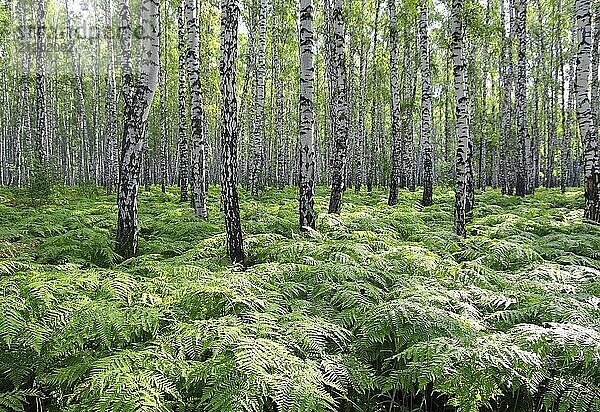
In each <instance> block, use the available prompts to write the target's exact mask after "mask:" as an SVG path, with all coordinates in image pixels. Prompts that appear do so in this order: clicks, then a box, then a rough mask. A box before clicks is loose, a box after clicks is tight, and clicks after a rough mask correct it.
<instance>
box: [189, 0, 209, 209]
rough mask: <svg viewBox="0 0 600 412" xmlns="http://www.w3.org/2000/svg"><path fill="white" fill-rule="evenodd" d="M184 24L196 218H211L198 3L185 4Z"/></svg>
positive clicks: (195, 0) (190, 1)
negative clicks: (208, 207)
mask: <svg viewBox="0 0 600 412" xmlns="http://www.w3.org/2000/svg"><path fill="white" fill-rule="evenodd" d="M185 21H186V23H187V36H188V49H187V68H188V78H189V82H190V100H191V108H190V113H191V116H190V117H191V123H192V129H191V135H190V143H191V150H190V154H191V156H190V158H191V166H192V167H191V169H192V170H191V171H192V201H193V205H194V210H195V211H196V217H197V218H199V219H202V220H206V219H208V212H207V208H206V157H207V152H208V150H207V136H206V135H205V134H204V133H203V131H204V130H203V124H202V122H203V121H204V108H203V106H202V104H203V103H202V84H201V81H200V56H199V53H200V52H199V47H200V30H199V26H198V25H199V21H198V2H197V0H186V1H185Z"/></svg>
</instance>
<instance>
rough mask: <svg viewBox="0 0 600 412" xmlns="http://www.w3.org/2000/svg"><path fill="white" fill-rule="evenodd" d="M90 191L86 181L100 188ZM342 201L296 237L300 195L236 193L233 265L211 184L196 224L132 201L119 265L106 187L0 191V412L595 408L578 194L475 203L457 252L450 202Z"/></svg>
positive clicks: (488, 197) (590, 293)
mask: <svg viewBox="0 0 600 412" xmlns="http://www.w3.org/2000/svg"><path fill="white" fill-rule="evenodd" d="M98 190H99V191H100V189H98ZM418 198H419V193H408V192H402V193H401V195H400V199H401V201H400V204H399V205H398V206H395V207H388V206H386V205H385V204H386V201H385V200H386V192H384V191H383V190H378V191H374V192H373V193H371V194H360V195H356V194H354V193H350V191H348V193H346V195H345V205H344V212H343V213H342V215H341V216H335V215H328V214H326V213H325V212H326V209H325V206H326V204H327V188H319V190H318V193H317V199H316V200H317V205H318V211H319V212H320V214H319V217H318V220H317V230H316V231H311V232H308V233H299V232H298V228H297V223H296V216H297V211H296V208H297V202H296V191H295V190H294V189H293V188H288V189H286V190H284V191H278V190H276V189H266V190H265V192H264V193H263V194H261V198H260V201H255V200H253V199H252V198H251V197H250V196H248V195H247V194H246V193H244V192H242V194H241V207H242V220H243V229H244V231H245V235H244V236H245V248H246V252H247V260H248V261H247V267H246V268H242V267H237V266H232V265H230V264H229V263H228V260H227V258H226V252H225V249H224V233H223V223H222V218H221V213H220V211H219V210H218V205H219V193H218V189H216V188H211V189H210V190H209V201H208V204H209V205H210V210H209V213H210V220H209V222H198V221H196V220H195V218H194V216H193V212H192V211H191V209H190V208H188V206H187V205H185V204H180V203H179V202H178V198H177V192H176V190H175V189H169V190H168V192H167V193H166V194H162V193H160V190H157V189H156V188H154V189H153V190H152V192H151V193H141V194H140V225H141V239H140V250H141V255H140V256H139V257H137V258H133V259H130V260H127V261H125V262H121V263H117V262H118V261H119V259H118V257H117V256H115V254H114V247H113V238H114V228H115V216H116V207H115V206H114V204H115V199H114V197H108V198H107V197H105V196H100V195H94V191H93V190H91V191H89V190H88V191H86V192H84V191H82V190H81V189H63V192H62V193H60V196H57V197H56V199H55V200H54V201H53V202H51V203H49V204H47V205H45V206H38V207H36V208H33V207H31V206H29V203H28V200H27V196H26V193H25V192H23V191H15V190H9V189H0V203H1V204H0V259H1V260H0V290H1V292H0V307H1V309H0V347H1V349H0V390H1V393H0V409H3V410H8V411H12V410H15V411H23V410H26V411H34V410H35V411H39V410H43V411H153V412H162V411H214V412H227V411H256V412H262V411H264V412H275V411H282V412H284V411H513V412H514V411H546V410H547V411H600V256H599V253H600V228H598V227H596V226H592V225H590V224H587V223H585V222H584V221H583V219H582V216H583V213H582V207H583V204H582V193H581V191H580V190H571V191H567V193H566V194H564V195H562V194H560V193H559V192H558V191H554V190H544V189H540V190H538V192H537V194H536V195H535V196H532V197H527V198H525V199H524V200H519V199H516V198H514V197H508V196H502V195H500V194H499V193H498V192H495V191H488V192H486V193H485V194H478V195H477V208H476V210H475V216H474V219H473V221H472V223H471V224H470V226H469V229H468V232H469V236H468V237H467V239H466V240H463V239H460V238H458V237H456V236H455V235H454V234H453V232H452V202H453V193H452V191H451V190H450V189H443V188H438V189H437V190H436V192H435V199H436V202H437V203H436V204H435V205H434V206H432V207H428V208H422V207H420V206H419V205H418Z"/></svg>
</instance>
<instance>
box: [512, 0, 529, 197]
mask: <svg viewBox="0 0 600 412" xmlns="http://www.w3.org/2000/svg"><path fill="white" fill-rule="evenodd" d="M516 7H517V9H516V12H515V16H516V29H517V33H516V34H517V40H518V42H519V48H518V53H517V76H516V83H515V94H516V96H515V97H516V103H517V138H518V144H519V157H518V160H517V162H518V163H517V182H516V194H517V196H521V197H523V196H525V194H526V193H527V192H528V191H529V188H528V182H529V180H528V176H527V175H528V168H527V158H528V157H527V153H526V152H527V147H528V145H529V143H528V139H529V138H528V129H527V55H526V45H527V32H526V22H527V0H516Z"/></svg>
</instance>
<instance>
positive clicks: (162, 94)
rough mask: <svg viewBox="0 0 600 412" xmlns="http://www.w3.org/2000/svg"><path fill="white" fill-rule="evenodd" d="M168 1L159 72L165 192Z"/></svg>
mask: <svg viewBox="0 0 600 412" xmlns="http://www.w3.org/2000/svg"><path fill="white" fill-rule="evenodd" d="M167 7H168V5H167V3H166V2H165V3H164V8H165V11H164V15H165V18H164V19H163V18H162V17H161V11H160V10H159V17H161V18H160V24H159V26H160V38H161V40H160V53H159V70H158V72H159V74H160V75H161V79H160V103H159V109H160V189H161V191H162V192H163V193H165V190H166V185H167V179H168V176H167V116H168V113H167V101H168V96H167V81H168V72H169V67H168V65H167V63H168V49H167V13H166V10H167ZM161 69H162V70H161Z"/></svg>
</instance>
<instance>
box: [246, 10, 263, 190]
mask: <svg viewBox="0 0 600 412" xmlns="http://www.w3.org/2000/svg"><path fill="white" fill-rule="evenodd" d="M258 1H259V2H260V8H259V15H258V55H257V56H256V57H257V58H256V79H255V84H256V90H255V92H256V106H255V112H254V124H253V133H252V135H253V136H252V138H253V149H254V151H253V153H252V173H251V181H250V185H251V192H252V196H254V197H256V196H258V189H259V185H260V180H261V178H262V173H263V167H262V165H263V162H264V155H263V141H264V137H265V52H266V44H267V1H266V0H258Z"/></svg>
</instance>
